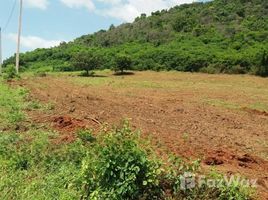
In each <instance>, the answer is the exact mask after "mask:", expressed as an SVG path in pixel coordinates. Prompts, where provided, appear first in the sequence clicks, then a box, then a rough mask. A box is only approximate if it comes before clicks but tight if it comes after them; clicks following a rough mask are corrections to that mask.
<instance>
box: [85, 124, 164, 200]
mask: <svg viewBox="0 0 268 200" xmlns="http://www.w3.org/2000/svg"><path fill="white" fill-rule="evenodd" d="M138 141H139V135H138V134H137V133H134V132H132V131H131V130H130V129H129V126H128V125H127V124H125V125H124V127H123V128H122V129H116V130H115V131H113V132H111V133H108V134H107V135H105V136H104V137H103V138H102V139H101V141H99V142H98V143H97V144H96V146H94V147H93V151H92V152H91V153H90V154H89V155H88V157H87V158H86V159H85V160H84V161H83V167H82V174H83V180H84V182H85V183H86V186H85V195H84V197H85V198H86V197H88V199H91V200H102V199H109V200H127V199H133V200H135V199H140V198H141V199H142V198H143V199H154V198H157V197H159V196H160V195H161V191H160V190H159V175H160V173H161V169H160V163H158V162H157V161H154V160H151V159H149V157H148V156H149V155H148V153H147V152H146V151H145V150H143V149H142V148H141V147H140V146H139V142H138Z"/></svg>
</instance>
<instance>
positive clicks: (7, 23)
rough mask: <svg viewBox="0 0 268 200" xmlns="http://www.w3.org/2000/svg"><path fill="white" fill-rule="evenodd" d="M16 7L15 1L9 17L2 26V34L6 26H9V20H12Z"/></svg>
mask: <svg viewBox="0 0 268 200" xmlns="http://www.w3.org/2000/svg"><path fill="white" fill-rule="evenodd" d="M16 5H17V0H14V2H13V6H12V9H11V12H10V15H9V17H8V19H7V22H6V24H5V26H4V28H3V29H2V31H3V32H5V30H6V29H7V27H8V25H9V23H10V21H11V18H12V16H13V14H14V10H15V7H16Z"/></svg>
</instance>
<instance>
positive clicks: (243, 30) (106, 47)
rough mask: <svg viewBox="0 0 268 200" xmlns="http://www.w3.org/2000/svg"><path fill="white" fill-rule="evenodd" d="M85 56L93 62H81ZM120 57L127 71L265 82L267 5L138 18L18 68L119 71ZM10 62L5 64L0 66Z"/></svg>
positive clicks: (258, 1)
mask: <svg viewBox="0 0 268 200" xmlns="http://www.w3.org/2000/svg"><path fill="white" fill-rule="evenodd" d="M77 54H79V55H77ZM81 54H84V56H83V55H81ZM86 55H92V56H93V57H94V58H92V59H84V60H83V58H85V56H86ZM118 55H120V56H118ZM118 57H119V58H118ZM122 57H124V60H125V62H124V65H125V64H126V63H129V60H131V63H132V65H131V68H132V69H133V70H156V71H160V70H178V71H189V72H206V73H250V74H255V75H260V76H268V1H267V0H265V1H264V0H233V1H228V0H214V1H212V2H206V3H201V2H199V3H193V4H189V5H181V6H176V7H174V8H171V9H169V10H162V11H157V12H154V13H152V15H151V16H149V17H147V16H146V15H145V14H142V15H141V16H140V17H137V18H136V19H135V21H134V22H133V23H125V24H122V25H120V26H118V27H115V26H113V25H111V27H110V28H109V30H107V31H106V30H101V31H99V32H97V33H95V34H90V35H84V36H82V37H80V38H77V39H75V40H74V41H72V42H69V43H65V42H63V43H61V45H59V46H58V47H55V48H49V49H37V50H35V51H32V52H27V53H24V54H22V56H21V65H22V67H23V68H24V69H31V70H54V71H74V70H78V69H81V67H80V66H78V65H77V63H79V62H77V58H82V63H83V62H91V61H94V62H97V65H96V67H99V68H101V69H102V68H103V69H106V68H115V69H117V70H118V69H119V71H121V69H120V67H118V66H116V63H120V62H119V61H118V60H120V59H121V61H122ZM14 59H15V58H14V56H13V57H10V58H9V59H7V60H5V62H4V66H8V65H10V64H13V63H14ZM74 60H75V62H74ZM84 64H85V63H84ZM125 66H128V65H125ZM96 67H94V68H96ZM90 69H92V67H90Z"/></svg>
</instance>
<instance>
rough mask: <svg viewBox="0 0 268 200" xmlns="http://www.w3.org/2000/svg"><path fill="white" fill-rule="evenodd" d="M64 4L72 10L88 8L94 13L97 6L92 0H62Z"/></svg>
mask: <svg viewBox="0 0 268 200" xmlns="http://www.w3.org/2000/svg"><path fill="white" fill-rule="evenodd" d="M60 1H61V2H62V3H63V4H65V5H66V6H68V7H70V8H83V7H84V8H87V9H88V10H90V11H92V10H94V9H95V5H94V3H93V2H92V0H60Z"/></svg>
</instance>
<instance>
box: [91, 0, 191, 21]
mask: <svg viewBox="0 0 268 200" xmlns="http://www.w3.org/2000/svg"><path fill="white" fill-rule="evenodd" d="M98 1H100V2H105V3H107V4H110V7H108V8H106V9H102V10H97V11H96V12H97V13H98V14H100V15H104V16H109V17H114V18H117V19H121V20H124V21H126V22H132V21H133V20H134V19H135V18H136V17H137V16H139V15H140V14H141V13H146V14H151V12H153V11H157V10H162V9H168V8H171V7H173V6H175V5H179V4H184V3H192V2H193V0H146V1H145V0H126V1H123V0H111V1H109V0H98Z"/></svg>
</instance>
